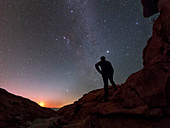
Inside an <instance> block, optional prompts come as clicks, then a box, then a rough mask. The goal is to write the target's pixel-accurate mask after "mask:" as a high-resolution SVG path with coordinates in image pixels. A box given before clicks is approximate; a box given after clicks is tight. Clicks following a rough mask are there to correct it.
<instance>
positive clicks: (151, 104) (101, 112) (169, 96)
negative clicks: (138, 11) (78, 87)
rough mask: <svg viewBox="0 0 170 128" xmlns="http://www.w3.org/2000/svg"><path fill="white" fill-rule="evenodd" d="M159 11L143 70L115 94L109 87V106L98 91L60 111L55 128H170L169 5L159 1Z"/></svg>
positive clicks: (101, 90)
mask: <svg viewBox="0 0 170 128" xmlns="http://www.w3.org/2000/svg"><path fill="white" fill-rule="evenodd" d="M144 1H146V0H144ZM153 1H154V0H153ZM155 1H156V0H155ZM157 2H158V1H157ZM153 6H154V7H155V5H153ZM146 9H147V7H146ZM158 9H159V12H160V16H159V17H158V19H157V20H156V21H155V23H154V25H153V34H152V37H151V38H150V39H149V40H148V43H147V46H146V47H145V49H144V50H143V65H144V67H143V69H142V70H140V71H138V72H136V73H134V74H132V75H131V76H129V78H128V79H127V81H126V82H125V83H124V84H122V85H121V86H120V88H119V90H118V91H116V92H115V91H114V90H113V88H112V87H110V88H109V94H110V95H109V102H103V92H104V91H103V89H99V90H95V91H92V92H90V93H88V94H85V95H84V96H83V97H82V98H81V99H79V100H78V101H76V102H75V103H74V104H72V105H69V106H65V107H63V108H61V109H60V110H59V112H58V114H57V115H58V120H57V121H56V124H57V125H58V127H59V126H63V127H64V128H68V127H69V128H72V127H74V128H80V127H81V128H92V127H95V128H101V127H102V128H144V127H147V128H152V127H156V128H168V127H169V126H170V1H169V0H159V2H158ZM154 13H155V12H154ZM149 15H151V14H149Z"/></svg>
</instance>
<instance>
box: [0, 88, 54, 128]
mask: <svg viewBox="0 0 170 128" xmlns="http://www.w3.org/2000/svg"><path fill="white" fill-rule="evenodd" d="M55 115H56V112H55V111H53V110H51V109H48V108H42V107H40V106H39V105H38V104H36V103H35V102H33V101H30V100H29V99H26V98H22V97H20V96H16V95H13V94H11V93H8V92H7V91H6V90H4V89H1V88H0V128H21V127H23V128H26V127H27V126H29V125H30V122H31V121H33V120H35V119H36V118H49V117H52V116H55Z"/></svg>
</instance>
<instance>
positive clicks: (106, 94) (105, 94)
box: [103, 76, 108, 101]
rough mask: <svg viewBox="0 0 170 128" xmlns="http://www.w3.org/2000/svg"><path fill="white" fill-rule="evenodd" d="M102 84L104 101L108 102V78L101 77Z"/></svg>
mask: <svg viewBox="0 0 170 128" xmlns="http://www.w3.org/2000/svg"><path fill="white" fill-rule="evenodd" d="M103 82H104V100H105V101H108V77H106V76H103Z"/></svg>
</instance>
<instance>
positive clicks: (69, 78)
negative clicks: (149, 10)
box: [0, 0, 155, 107]
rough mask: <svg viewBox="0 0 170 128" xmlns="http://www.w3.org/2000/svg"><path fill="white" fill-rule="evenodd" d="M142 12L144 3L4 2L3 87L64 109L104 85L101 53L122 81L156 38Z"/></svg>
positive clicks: (0, 0) (0, 28) (0, 14)
mask: <svg viewBox="0 0 170 128" xmlns="http://www.w3.org/2000/svg"><path fill="white" fill-rule="evenodd" d="M142 13H143V10H142V4H141V1H140V0H135V1H132V0H0V87H1V88H4V89H6V90H8V91H10V92H11V93H14V94H16V95H21V96H23V97H26V98H29V99H31V100H34V101H36V102H37V103H39V102H44V104H45V106H46V107H61V106H63V105H67V104H70V103H73V102H74V101H75V100H77V99H78V98H80V97H81V96H82V95H83V94H84V93H87V92H89V91H91V90H94V89H98V88H102V87H103V82H102V78H101V76H100V75H99V73H98V72H97V71H96V69H95V67H94V65H95V63H97V62H98V61H99V59H100V56H102V55H104V56H105V57H106V59H107V60H109V61H110V62H111V63H112V65H113V67H114V70H115V72H114V80H115V83H117V84H122V83H124V82H125V81H126V79H127V77H128V76H129V75H130V74H132V73H134V72H136V71H138V70H140V69H141V68H142V67H143V66H142V50H143V48H144V47H145V45H146V44H147V40H148V39H149V38H150V37H151V34H152V25H153V20H154V18H155V17H154V16H153V17H150V18H147V19H145V18H144V17H143V15H142Z"/></svg>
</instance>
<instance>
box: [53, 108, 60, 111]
mask: <svg viewBox="0 0 170 128" xmlns="http://www.w3.org/2000/svg"><path fill="white" fill-rule="evenodd" d="M51 109H52V110H54V111H58V110H59V109H60V108H51Z"/></svg>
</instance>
